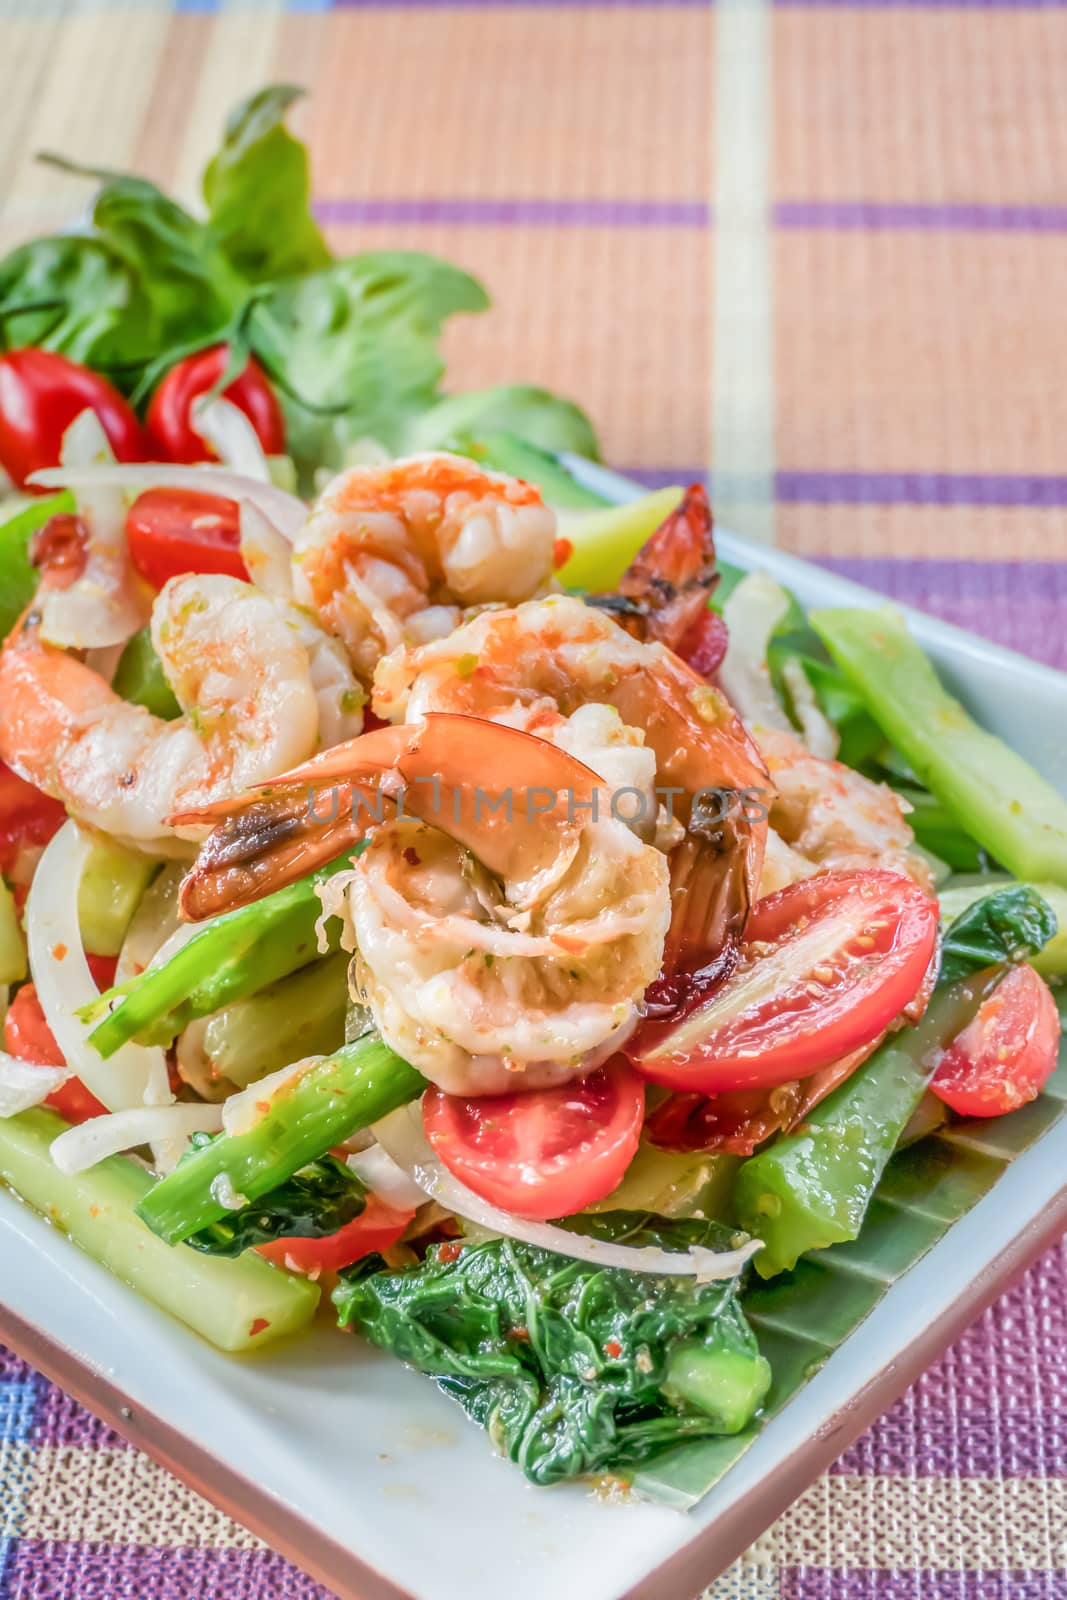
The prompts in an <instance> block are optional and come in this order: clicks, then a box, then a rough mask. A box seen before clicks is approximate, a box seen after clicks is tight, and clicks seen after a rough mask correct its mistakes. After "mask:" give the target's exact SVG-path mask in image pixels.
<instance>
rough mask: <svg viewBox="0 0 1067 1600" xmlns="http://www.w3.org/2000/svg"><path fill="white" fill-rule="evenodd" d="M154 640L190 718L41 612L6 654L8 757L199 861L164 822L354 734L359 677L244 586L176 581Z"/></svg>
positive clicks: (155, 847) (121, 832)
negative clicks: (157, 701)
mask: <svg viewBox="0 0 1067 1600" xmlns="http://www.w3.org/2000/svg"><path fill="white" fill-rule="evenodd" d="M152 640H153V643H154V645H155V648H156V650H157V651H158V653H159V656H160V658H161V660H162V663H163V669H164V672H165V673H166V676H167V679H168V681H169V683H170V685H171V687H172V688H173V690H174V693H175V695H176V697H177V699H178V702H179V704H180V705H181V707H182V708H183V715H182V716H180V717H178V718H177V719H176V720H175V721H173V722H164V721H162V720H161V719H160V718H158V717H154V716H152V715H151V714H150V713H149V712H148V711H146V710H145V709H144V708H143V707H142V706H136V705H132V704H130V703H129V702H128V701H126V700H122V699H120V698H119V696H118V695H116V694H115V693H114V691H113V690H112V689H111V688H109V686H108V685H107V683H106V682H105V681H104V679H103V678H101V677H99V676H98V675H97V674H96V673H95V672H93V671H92V670H91V669H90V668H89V667H88V666H87V665H86V664H85V663H84V662H81V661H79V660H78V659H77V658H76V657H74V656H72V655H67V654H65V653H64V652H63V651H61V650H57V649H56V648H55V647H54V646H52V645H49V644H47V643H45V641H44V640H43V639H42V637H41V628H40V618H39V615H38V613H37V612H36V610H31V611H30V612H29V613H28V614H27V615H26V616H25V617H24V619H23V621H22V623H21V624H20V625H19V626H18V627H17V628H16V629H15V631H14V632H13V633H12V634H11V635H10V637H9V639H8V641H7V643H6V644H5V646H4V649H3V652H2V653H0V704H2V705H3V707H4V719H3V726H2V728H0V757H2V759H3V760H4V761H6V762H7V763H8V764H9V765H10V766H12V767H14V768H15V769H16V770H17V771H18V772H20V773H21V774H22V775H23V776H25V777H26V778H28V779H29V780H30V781H31V782H32V783H35V784H36V785H37V787H38V788H40V789H43V790H45V792H46V793H48V794H51V795H54V796H55V798H56V799H59V800H62V801H63V802H64V804H65V805H66V806H67V807H68V809H69V810H70V811H71V813H72V814H73V815H74V816H75V817H77V818H78V819H79V820H80V821H82V822H86V823H89V824H91V825H92V826H94V827H97V828H100V829H102V830H103V831H104V832H105V833H109V834H113V835H115V836H116V837H119V838H122V839H124V840H126V841H128V842H129V843H132V844H136V845H139V846H141V847H143V848H145V849H151V850H152V851H154V852H158V853H160V854H181V853H187V847H186V846H184V845H182V844H181V843H180V842H179V841H178V840H177V839H176V838H175V836H174V834H173V833H172V831H171V830H170V829H169V827H168V826H167V825H166V822H165V818H166V817H167V816H168V815H169V814H170V813H171V812H172V811H174V810H176V809H178V808H180V807H182V806H192V805H196V804H202V803H205V802H206V801H208V800H210V799H212V798H214V797H215V796H216V795H218V794H220V793H229V792H232V790H233V789H234V788H236V787H242V786H244V785H246V784H249V783H254V782H256V781H258V780H261V779H263V778H267V777H269V776H271V775H272V774H273V773H276V772H279V771H282V770H284V768H286V767H288V766H291V765H292V764H293V763H294V762H295V761H300V760H303V759H304V758H305V757H307V756H308V755H309V754H310V753H311V752H312V751H313V750H314V749H315V748H316V745H317V742H318V740H319V737H320V730H328V732H329V734H330V736H337V735H340V736H345V735H346V734H347V732H348V731H350V724H349V723H346V721H345V713H344V710H343V704H342V700H341V698H340V697H341V696H342V695H343V694H344V693H345V692H351V690H352V688H353V680H352V679H351V678H350V677H348V678H347V680H346V682H347V691H346V690H345V689H344V688H341V689H339V688H338V681H337V673H338V661H337V658H336V652H335V650H334V647H333V646H332V644H331V642H330V641H329V640H326V639H324V638H323V636H322V635H321V632H320V631H319V630H317V629H313V628H312V625H311V624H310V623H309V622H308V620H307V619H306V618H304V617H301V616H300V615H299V614H298V613H297V612H296V611H295V610H294V609H293V608H291V607H288V606H282V605H279V604H278V603H277V602H275V601H273V600H271V599H268V598H267V597H266V596H265V595H261V594H259V593H257V592H256V590H255V589H253V588H252V587H251V586H250V585H249V584H246V583H241V582H240V581H239V580H238V579H236V578H228V577H221V576H203V575H196V574H189V575H187V576H185V577H181V578H174V579H172V580H171V581H170V582H169V583H168V584H167V585H166V587H165V588H164V589H163V590H162V591H161V593H160V594H159V596H158V598H157V599H156V602H155V605H154V607H153V612H152ZM331 652H332V653H331ZM356 693H357V694H358V690H356ZM356 725H357V726H358V723H357V724H356Z"/></svg>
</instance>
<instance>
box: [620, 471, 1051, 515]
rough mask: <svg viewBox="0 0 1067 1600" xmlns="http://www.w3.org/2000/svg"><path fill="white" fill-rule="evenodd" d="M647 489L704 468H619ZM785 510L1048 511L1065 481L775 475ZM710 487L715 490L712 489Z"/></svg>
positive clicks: (949, 475) (998, 476)
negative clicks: (975, 508)
mask: <svg viewBox="0 0 1067 1600" xmlns="http://www.w3.org/2000/svg"><path fill="white" fill-rule="evenodd" d="M618 470H619V471H620V472H622V473H624V474H625V475H626V476H627V477H629V478H633V479H635V480H636V481H637V482H638V483H642V484H645V485H647V486H648V487H649V488H659V487H661V486H662V485H665V484H671V483H689V482H692V481H694V480H696V479H701V480H703V479H705V478H706V472H705V469H704V468H703V467H694V466H688V467H620V468H619V469H618ZM774 486H775V496H776V498H777V499H778V500H779V501H780V502H781V503H782V504H784V505H814V506H834V505H838V506H896V505H902V506H1003V507H1012V506H1018V507H1026V508H1029V509H1031V510H1038V511H1050V510H1058V509H1060V508H1062V507H1064V506H1067V475H1059V474H1052V473H1048V474H1041V473H1022V472H800V471H793V470H786V471H782V472H777V473H776V474H775V479H774ZM713 487H714V485H713Z"/></svg>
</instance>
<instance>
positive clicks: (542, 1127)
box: [422, 1056, 645, 1222]
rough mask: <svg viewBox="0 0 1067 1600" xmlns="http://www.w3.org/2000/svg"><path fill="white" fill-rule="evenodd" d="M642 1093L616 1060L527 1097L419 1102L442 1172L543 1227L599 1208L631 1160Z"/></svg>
mask: <svg viewBox="0 0 1067 1600" xmlns="http://www.w3.org/2000/svg"><path fill="white" fill-rule="evenodd" d="M644 1112H645V1092H644V1085H643V1084H642V1083H641V1080H640V1078H638V1077H637V1075H636V1073H634V1072H632V1071H631V1070H630V1068H629V1066H628V1065H627V1064H626V1062H625V1061H624V1060H623V1058H622V1057H621V1056H616V1057H615V1058H614V1059H613V1060H612V1061H610V1062H608V1064H607V1066H604V1067H600V1068H598V1069H597V1071H595V1072H591V1073H589V1075H588V1076H587V1077H585V1078H576V1079H574V1080H573V1081H572V1082H570V1083H562V1084H559V1085H558V1086H557V1087H556V1088H554V1089H532V1090H530V1091H529V1092H527V1093H526V1094H494V1095H485V1096H483V1097H482V1098H481V1099H478V1100H464V1099H462V1098H461V1097H460V1096H459V1095H454V1094H445V1093H443V1092H442V1090H440V1089H429V1090H427V1092H426V1094H425V1096H424V1097H423V1102H422V1116H423V1124H424V1126H425V1129H426V1137H427V1138H428V1139H429V1141H430V1143H431V1145H432V1146H433V1148H434V1151H435V1152H436V1154H437V1155H438V1156H440V1158H441V1160H442V1161H443V1162H444V1164H445V1166H446V1167H447V1168H448V1170H449V1172H451V1173H453V1174H454V1175H455V1177H457V1178H459V1180H460V1181H461V1182H462V1183H465V1184H466V1185H467V1187H468V1189H472V1190H473V1191H474V1193H475V1194H477V1195H481V1197H482V1199H483V1200H488V1201H490V1203H491V1204H492V1205H495V1206H499V1207H500V1209H501V1210H502V1211H510V1212H512V1213H513V1215H515V1216H517V1217H529V1218H532V1219H533V1220H534V1221H537V1222H544V1221H546V1220H547V1219H548V1218H550V1217H566V1216H570V1215H571V1214H572V1212H575V1211H581V1210H582V1209H583V1208H584V1207H585V1206H590V1205H592V1204H593V1203H594V1202H595V1201H597V1200H602V1199H603V1198H604V1196H605V1195H607V1194H610V1193H611V1191H612V1190H613V1189H614V1188H616V1186H617V1185H618V1183H619V1181H620V1180H621V1178H622V1175H623V1173H624V1172H625V1171H626V1168H627V1167H628V1166H629V1165H630V1162H631V1161H632V1160H633V1158H634V1153H635V1151H636V1150H637V1142H638V1140H639V1139H640V1137H641V1123H642V1120H643V1118H644Z"/></svg>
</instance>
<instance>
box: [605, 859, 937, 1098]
mask: <svg viewBox="0 0 1067 1600" xmlns="http://www.w3.org/2000/svg"><path fill="white" fill-rule="evenodd" d="M937 920H938V912H937V902H936V900H932V899H931V898H930V896H929V895H927V894H924V892H923V891H922V890H921V889H920V888H919V887H918V885H917V884H915V883H913V882H912V881H911V879H910V878H905V877H903V876H901V875H900V874H898V873H894V872H850V873H846V872H826V873H821V874H820V875H819V876H818V877H815V878H809V879H808V880H807V881H806V882H804V883H799V884H793V885H791V886H790V887H789V888H787V889H780V890H779V891H778V893H777V894H772V895H768V896H767V898H766V899H764V900H761V901H759V902H758V904H757V905H756V906H755V907H754V908H753V911H752V915H751V917H750V918H749V923H748V929H747V932H746V938H747V939H748V940H749V944H748V946H747V949H746V951H745V952H744V954H743V955H742V960H741V963H740V965H739V966H738V967H737V968H735V970H734V972H733V973H732V974H731V976H730V977H729V978H728V979H727V981H726V982H725V983H724V984H723V985H722V986H721V988H719V989H717V990H716V991H715V993H714V994H713V995H712V997H711V999H710V1000H708V1001H707V1002H705V1004H704V1005H702V1006H698V1007H697V1008H696V1009H695V1010H693V1011H690V1012H689V1014H688V1015H685V1016H683V1017H682V1019H681V1020H680V1021H678V1022H674V1023H673V1024H672V1023H649V1024H646V1025H645V1027H643V1028H642V1029H641V1030H640V1031H639V1033H638V1035H637V1037H636V1038H635V1039H634V1040H633V1041H631V1044H630V1046H628V1047H627V1054H629V1055H630V1058H631V1060H632V1061H633V1062H634V1064H635V1066H636V1067H637V1068H638V1071H639V1072H641V1073H643V1074H644V1076H645V1077H647V1078H651V1079H652V1081H653V1082H654V1083H664V1084H667V1085H668V1087H669V1088H672V1089H682V1090H696V1091H697V1092H699V1093H700V1094H720V1093H722V1092H724V1091H726V1090H731V1091H732V1090H735V1089H756V1088H761V1087H762V1088H771V1087H773V1086H774V1085H776V1084H781V1083H789V1082H790V1081H791V1080H793V1079H794V1078H804V1077H807V1076H808V1075H809V1074H810V1073H813V1072H815V1071H817V1070H818V1069H819V1068H820V1067H824V1066H826V1065H827V1064H828V1063H829V1062H831V1061H837V1060H838V1059H839V1058H840V1057H842V1056H846V1055H848V1054H849V1053H850V1052H851V1051H853V1050H858V1049H859V1048H860V1047H861V1046H862V1045H865V1044H869V1043H870V1042H871V1040H872V1039H877V1038H878V1036H879V1034H881V1033H883V1032H884V1030H885V1029H886V1028H887V1027H888V1026H889V1024H890V1023H891V1022H892V1021H893V1020H894V1018H896V1017H898V1016H899V1015H900V1013H901V1012H902V1011H903V1010H904V1007H905V1006H906V1005H908V1003H909V1002H910V1001H911V1000H912V999H913V998H914V996H915V995H916V994H917V993H918V991H919V989H920V987H921V985H922V983H923V980H924V978H925V976H926V971H927V968H928V967H929V965H930V961H931V958H932V956H933V953H934V945H935V941H936V938H937ZM768 945H769V946H770V948H769V949H766V948H761V947H765V946H768Z"/></svg>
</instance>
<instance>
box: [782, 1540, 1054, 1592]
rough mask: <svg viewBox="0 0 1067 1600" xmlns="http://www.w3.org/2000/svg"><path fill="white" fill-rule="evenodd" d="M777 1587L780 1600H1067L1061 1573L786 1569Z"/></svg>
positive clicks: (844, 1568)
mask: <svg viewBox="0 0 1067 1600" xmlns="http://www.w3.org/2000/svg"><path fill="white" fill-rule="evenodd" d="M843 1542H844V1537H843V1538H842V1543H843ZM778 1583H779V1594H780V1597H781V1600H1067V1571H1062V1570H1061V1571H1059V1572H1033V1571H1030V1572H989V1571H984V1572H983V1571H978V1572H937V1571H933V1572H932V1571H930V1569H929V1568H928V1567H923V1568H922V1569H921V1570H920V1569H918V1568H905V1569H903V1570H901V1569H897V1570H893V1569H882V1568H870V1567H868V1568H862V1567H861V1568H854V1567H842V1568H827V1567H783V1568H782V1570H781V1572H780V1573H779V1576H778Z"/></svg>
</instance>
